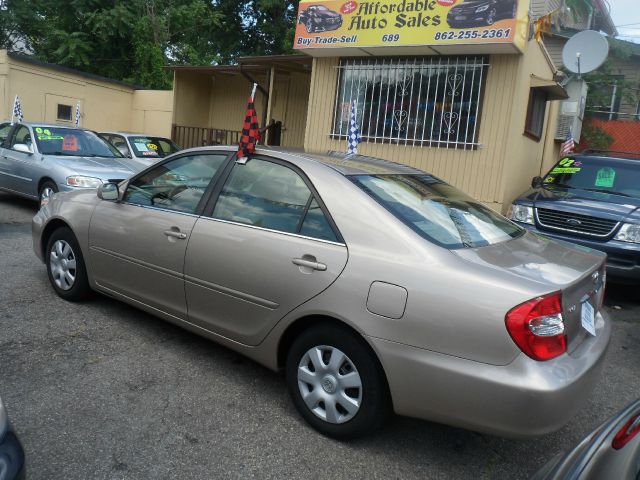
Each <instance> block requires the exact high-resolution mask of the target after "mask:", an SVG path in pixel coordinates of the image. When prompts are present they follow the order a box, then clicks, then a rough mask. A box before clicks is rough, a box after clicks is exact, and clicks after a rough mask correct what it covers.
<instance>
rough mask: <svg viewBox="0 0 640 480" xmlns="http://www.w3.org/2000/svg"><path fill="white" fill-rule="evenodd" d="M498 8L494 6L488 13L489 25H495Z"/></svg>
mask: <svg viewBox="0 0 640 480" xmlns="http://www.w3.org/2000/svg"><path fill="white" fill-rule="evenodd" d="M496 13H497V12H496V9H495V8H492V9H491V10H490V11H489V13H487V25H493V24H494V23H495V21H496Z"/></svg>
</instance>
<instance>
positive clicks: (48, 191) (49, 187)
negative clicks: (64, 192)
mask: <svg viewBox="0 0 640 480" xmlns="http://www.w3.org/2000/svg"><path fill="white" fill-rule="evenodd" d="M57 191H58V187H57V185H56V184H55V183H53V182H51V181H49V180H47V181H46V182H44V183H43V184H42V185H41V186H40V190H39V191H38V199H39V202H40V208H42V207H44V206H45V205H46V204H47V203H49V200H50V199H51V196H52V195H53V194H54V193H56V192H57Z"/></svg>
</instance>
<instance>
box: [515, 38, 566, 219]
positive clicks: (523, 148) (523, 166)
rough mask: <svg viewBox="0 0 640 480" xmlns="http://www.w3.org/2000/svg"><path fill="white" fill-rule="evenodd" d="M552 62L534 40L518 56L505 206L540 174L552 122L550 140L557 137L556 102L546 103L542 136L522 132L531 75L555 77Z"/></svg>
mask: <svg viewBox="0 0 640 480" xmlns="http://www.w3.org/2000/svg"><path fill="white" fill-rule="evenodd" d="M549 61H550V58H548V57H546V56H545V52H544V50H543V48H541V46H540V45H539V44H538V43H537V42H536V41H535V40H532V41H531V42H529V45H528V48H527V49H526V51H525V54H524V55H522V56H520V57H519V59H518V63H519V66H518V69H517V71H518V75H517V79H516V83H515V85H516V88H515V89H514V92H513V99H512V100H513V110H512V116H511V122H510V124H509V130H508V132H507V137H506V138H505V142H506V145H507V148H506V150H505V157H504V163H503V165H504V167H503V169H502V184H503V188H502V191H503V197H502V198H503V209H506V208H508V206H509V204H510V203H511V201H512V200H514V199H515V198H516V197H517V196H518V195H520V194H521V193H522V191H523V190H524V189H525V188H527V187H528V186H529V185H530V184H531V179H532V178H533V177H535V176H536V175H540V170H541V169H542V166H543V161H544V156H545V145H546V144H547V140H548V136H547V135H545V132H547V129H548V127H549V126H550V125H553V128H551V129H550V131H551V137H552V138H551V140H553V137H554V135H553V133H555V132H554V129H555V126H556V124H557V114H558V106H557V104H559V102H557V101H556V102H548V103H547V111H546V121H545V125H544V127H543V130H542V131H543V134H542V135H543V137H542V139H541V140H539V141H536V140H533V139H532V138H530V137H527V136H525V135H523V132H524V127H525V122H526V117H527V106H528V102H529V93H530V89H531V74H533V75H536V76H537V77H539V78H544V79H549V80H550V79H552V78H553V70H552V68H553V67H552V66H551V65H550V64H549V63H548V62H549Z"/></svg>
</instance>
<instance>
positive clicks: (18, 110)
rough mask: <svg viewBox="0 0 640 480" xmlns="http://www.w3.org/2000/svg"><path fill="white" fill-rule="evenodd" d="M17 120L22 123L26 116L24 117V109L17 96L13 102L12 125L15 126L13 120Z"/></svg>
mask: <svg viewBox="0 0 640 480" xmlns="http://www.w3.org/2000/svg"><path fill="white" fill-rule="evenodd" d="M14 117H15V118H17V119H18V122H22V119H23V118H24V116H23V115H22V107H21V106H20V98H19V97H18V95H16V99H15V100H14V101H13V112H12V113H11V123H12V124H13V118H14Z"/></svg>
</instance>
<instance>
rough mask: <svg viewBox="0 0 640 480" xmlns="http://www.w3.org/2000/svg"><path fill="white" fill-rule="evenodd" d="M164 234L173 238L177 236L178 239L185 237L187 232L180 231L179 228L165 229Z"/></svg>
mask: <svg viewBox="0 0 640 480" xmlns="http://www.w3.org/2000/svg"><path fill="white" fill-rule="evenodd" d="M164 234H165V235H166V236H167V237H173V238H177V239H180V240H185V239H186V238H187V234H186V233H182V232H181V231H180V230H165V231H164Z"/></svg>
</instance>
